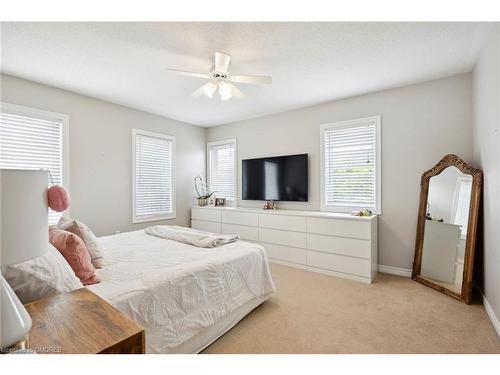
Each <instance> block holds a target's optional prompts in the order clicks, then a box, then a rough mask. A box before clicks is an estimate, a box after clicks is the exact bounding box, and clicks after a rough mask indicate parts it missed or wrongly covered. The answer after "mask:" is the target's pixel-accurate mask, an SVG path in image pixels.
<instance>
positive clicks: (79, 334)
mask: <svg viewBox="0 0 500 375" xmlns="http://www.w3.org/2000/svg"><path fill="white" fill-rule="evenodd" d="M26 309H27V310H28V311H29V312H30V314H31V317H32V319H33V328H32V330H31V332H30V337H29V342H28V347H29V349H31V350H32V351H34V352H36V353H40V354H56V353H63V354H69V353H72V354H97V353H103V354H124V353H127V354H141V353H144V350H145V349H144V348H145V334H144V329H143V328H142V327H141V326H139V325H138V324H137V323H135V322H134V321H133V320H131V319H130V318H128V317H127V316H125V315H124V314H122V313H121V312H120V311H118V310H117V309H116V308H114V307H113V306H111V305H110V304H109V303H107V302H106V301H104V300H103V299H102V298H100V297H98V296H97V295H96V294H94V293H92V292H91V291H90V290H88V289H87V288H81V289H77V290H75V291H73V292H71V293H62V294H57V295H55V296H52V297H48V298H44V299H41V300H38V301H35V302H32V303H29V304H27V305H26Z"/></svg>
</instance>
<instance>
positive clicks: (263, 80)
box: [229, 76, 273, 85]
mask: <svg viewBox="0 0 500 375" xmlns="http://www.w3.org/2000/svg"><path fill="white" fill-rule="evenodd" d="M229 80H230V81H232V82H237V83H257V84H260V85H269V84H271V83H273V79H272V78H271V77H269V76H231V77H230V78H229Z"/></svg>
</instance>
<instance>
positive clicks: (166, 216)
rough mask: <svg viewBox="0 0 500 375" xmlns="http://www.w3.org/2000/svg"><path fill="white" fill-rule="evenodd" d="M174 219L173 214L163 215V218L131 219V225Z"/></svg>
mask: <svg viewBox="0 0 500 375" xmlns="http://www.w3.org/2000/svg"><path fill="white" fill-rule="evenodd" d="M175 218H176V215H175V214H172V215H165V216H152V217H141V218H139V217H134V218H133V219H132V224H139V223H147V222H150V221H162V220H171V219H175Z"/></svg>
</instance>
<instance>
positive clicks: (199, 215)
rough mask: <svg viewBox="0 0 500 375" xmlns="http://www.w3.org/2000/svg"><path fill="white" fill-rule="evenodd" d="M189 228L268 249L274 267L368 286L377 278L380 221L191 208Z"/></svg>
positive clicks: (324, 214) (315, 213) (332, 215)
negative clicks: (320, 273)
mask: <svg viewBox="0 0 500 375" xmlns="http://www.w3.org/2000/svg"><path fill="white" fill-rule="evenodd" d="M191 227H192V228H195V229H199V230H204V231H208V232H214V233H223V234H238V235H239V236H240V237H241V239H243V240H245V241H249V242H255V243H258V244H260V245H262V246H264V248H265V249H266V252H267V256H268V257H269V260H270V261H272V262H276V263H282V264H286V265H289V266H293V267H299V268H303V269H306V270H309V271H316V272H322V273H327V274H331V275H335V276H339V277H345V278H348V279H353V280H357V281H362V282H366V283H371V282H372V280H373V278H374V277H375V275H376V274H377V267H378V260H377V216H372V217H356V216H351V215H347V214H335V213H328V212H321V211H292V210H275V211H265V210H261V209H252V208H230V207H192V209H191Z"/></svg>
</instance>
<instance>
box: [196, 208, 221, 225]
mask: <svg viewBox="0 0 500 375" xmlns="http://www.w3.org/2000/svg"><path fill="white" fill-rule="evenodd" d="M191 220H205V221H216V222H220V210H217V209H211V208H195V207H193V208H192V209H191Z"/></svg>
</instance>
